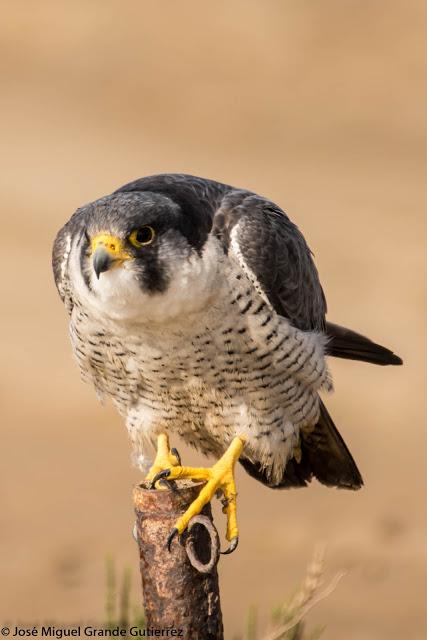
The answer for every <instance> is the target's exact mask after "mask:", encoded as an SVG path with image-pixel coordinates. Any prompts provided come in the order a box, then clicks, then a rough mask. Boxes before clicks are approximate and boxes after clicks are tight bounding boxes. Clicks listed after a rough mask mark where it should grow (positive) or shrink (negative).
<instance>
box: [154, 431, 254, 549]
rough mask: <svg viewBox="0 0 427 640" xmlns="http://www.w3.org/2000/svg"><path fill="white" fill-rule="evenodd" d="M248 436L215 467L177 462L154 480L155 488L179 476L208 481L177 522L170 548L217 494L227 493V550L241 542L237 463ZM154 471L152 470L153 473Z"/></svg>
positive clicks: (225, 498)
mask: <svg viewBox="0 0 427 640" xmlns="http://www.w3.org/2000/svg"><path fill="white" fill-rule="evenodd" d="M243 446H244V439H243V438H241V437H236V438H234V440H233V441H232V443H231V444H230V446H229V447H228V449H227V451H226V452H225V453H224V455H223V456H222V458H220V459H219V460H218V462H216V463H215V464H214V465H213V466H212V467H211V468H207V469H205V468H199V467H196V468H194V467H182V466H181V465H173V466H172V467H171V468H167V469H165V468H164V467H163V470H161V471H159V472H158V473H156V474H155V475H154V476H153V477H152V480H151V487H154V486H155V483H156V482H158V481H159V480H161V479H165V478H167V479H168V480H178V479H179V478H181V479H183V478H190V479H191V480H205V481H206V484H205V486H204V487H203V488H202V490H201V491H200V493H199V495H198V497H197V498H196V500H194V502H192V503H191V504H190V506H189V507H188V509H187V511H186V512H185V513H184V514H183V515H182V516H181V517H180V518H178V520H177V521H176V523H175V527H174V528H173V529H172V531H171V533H170V535H169V538H168V542H167V546H168V549H169V551H170V547H171V544H172V540H173V539H174V537H175V536H177V535H180V534H181V533H183V531H185V529H186V528H187V526H188V523H189V522H190V520H191V518H192V517H193V516H195V515H198V514H199V513H200V512H201V510H202V509H203V507H204V506H205V504H207V503H208V502H210V501H211V500H212V498H213V496H214V495H215V494H217V493H220V494H223V496H224V498H223V505H224V506H223V513H225V514H227V534H226V537H227V540H229V541H230V547H229V548H228V549H227V551H224V552H223V553H231V552H232V551H234V550H235V548H236V547H237V543H238V541H239V531H238V527H237V517H236V498H237V493H236V484H235V482H234V466H235V464H236V462H237V460H238V459H239V456H240V454H241V453H242V450H243ZM150 473H151V472H150Z"/></svg>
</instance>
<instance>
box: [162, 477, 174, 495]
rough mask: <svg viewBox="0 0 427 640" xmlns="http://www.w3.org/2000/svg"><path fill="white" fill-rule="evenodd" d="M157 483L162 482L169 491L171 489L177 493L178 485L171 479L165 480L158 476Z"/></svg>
mask: <svg viewBox="0 0 427 640" xmlns="http://www.w3.org/2000/svg"><path fill="white" fill-rule="evenodd" d="M159 484H162V485H163V486H164V487H166V488H167V489H169V491H173V493H178V487H177V486H176V483H175V482H174V481H173V480H166V478H160V480H159Z"/></svg>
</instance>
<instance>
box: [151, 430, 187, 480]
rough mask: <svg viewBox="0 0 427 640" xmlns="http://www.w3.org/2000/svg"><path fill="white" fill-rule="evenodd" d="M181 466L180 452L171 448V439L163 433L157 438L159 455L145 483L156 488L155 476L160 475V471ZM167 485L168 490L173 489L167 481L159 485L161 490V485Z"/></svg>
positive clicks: (157, 454)
mask: <svg viewBox="0 0 427 640" xmlns="http://www.w3.org/2000/svg"><path fill="white" fill-rule="evenodd" d="M180 464H181V458H180V456H179V453H178V451H177V450H176V449H175V448H172V449H170V448H169V437H168V436H167V435H166V434H165V433H161V434H160V435H159V436H158V437H157V453H156V457H155V459H154V462H153V465H152V467H151V468H150V470H149V472H148V473H147V475H146V476H145V481H146V482H148V483H149V484H150V485H152V486H154V485H155V483H156V482H157V478H156V479H155V480H154V478H155V476H156V475H158V474H159V472H160V471H163V470H164V469H169V468H170V467H176V466H177V465H180ZM162 483H163V484H167V486H168V488H172V487H171V486H170V485H169V483H168V482H167V480H161V482H159V483H158V485H157V486H158V487H159V489H160V488H161V484H162Z"/></svg>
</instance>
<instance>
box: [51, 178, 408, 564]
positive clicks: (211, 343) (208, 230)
mask: <svg viewBox="0 0 427 640" xmlns="http://www.w3.org/2000/svg"><path fill="white" fill-rule="evenodd" d="M53 270H54V275H55V281H56V285H57V288H58V291H59V294H60V296H61V298H62V300H63V302H64V304H65V306H66V309H67V311H68V314H69V316H70V334H71V342H72V346H73V350H74V354H75V356H76V358H77V360H78V363H79V365H80V370H81V373H82V376H83V378H84V379H85V380H87V381H89V382H91V383H92V384H93V386H94V387H95V390H96V392H97V394H98V395H99V396H100V397H101V398H103V397H107V398H111V399H112V401H113V403H114V404H115V405H116V407H117V409H118V411H119V412H120V414H121V415H122V416H123V417H124V419H125V421H126V426H127V428H128V431H129V435H130V439H131V442H132V447H133V452H134V457H135V460H136V463H137V464H138V465H139V466H140V468H141V469H142V470H144V471H145V472H146V471H148V473H147V475H146V481H147V482H148V483H149V486H150V487H151V488H155V487H159V483H161V482H162V479H167V480H168V481H174V480H176V479H178V478H191V479H194V480H204V481H205V485H204V486H203V488H202V490H201V492H200V495H199V497H198V499H197V500H196V501H195V502H194V503H193V504H192V505H190V507H189V509H188V510H187V512H186V513H184V515H183V516H182V517H180V518H179V519H178V520H177V522H176V524H175V527H174V528H173V530H172V531H171V535H170V536H169V540H168V546H169V549H170V544H171V542H172V539H173V538H174V536H175V535H177V534H181V533H182V532H183V531H184V530H185V529H186V527H187V525H188V523H189V521H190V519H191V518H192V517H193V516H194V515H195V514H197V513H199V512H200V510H201V509H202V508H203V506H204V505H205V504H206V503H207V502H209V501H210V500H211V498H212V497H213V496H214V495H215V494H219V495H222V496H223V504H224V513H225V514H226V516H227V539H228V540H229V542H230V547H229V549H228V551H227V552H230V551H232V550H234V549H235V548H236V546H237V541H238V528H237V519H236V495H237V494H236V486H235V481H234V467H235V463H236V462H237V461H239V462H240V463H241V464H242V465H243V467H244V468H245V470H246V471H247V472H248V473H249V474H250V475H251V476H252V477H254V478H255V479H257V480H259V481H260V482H262V483H263V484H265V485H267V486H268V487H272V488H274V489H282V488H289V487H303V486H306V484H307V483H308V482H310V481H311V479H312V478H313V477H315V478H317V480H318V481H319V482H321V483H322V484H325V485H327V486H331V487H343V488H346V489H358V488H359V487H361V485H362V484H363V481H362V477H361V475H360V473H359V470H358V469H357V466H356V464H355V462H354V460H353V458H352V456H351V454H350V452H349V450H348V449H347V447H346V445H345V443H344V441H343V439H342V438H341V436H340V434H339V433H338V430H337V429H336V427H335V425H334V423H333V422H332V419H331V417H330V416H329V414H328V412H327V410H326V407H325V405H324V403H323V401H322V400H321V398H320V396H319V392H320V391H322V390H323V391H331V390H332V380H331V375H330V372H329V369H328V365H327V359H326V356H328V355H329V356H335V357H339V358H349V359H352V360H362V361H365V362H372V363H375V364H380V365H388V364H393V365H396V364H401V363H402V361H401V359H400V358H399V357H398V356H396V355H395V354H394V353H393V352H392V351H390V350H389V349H386V348H385V347H382V346H380V345H378V344H376V343H374V342H372V341H371V340H369V339H368V338H365V337H364V336H362V335H360V334H358V333H355V332H354V331H351V330H349V329H346V328H343V327H341V326H339V325H336V324H332V323H330V322H327V321H326V319H325V314H326V301H325V296H324V294H323V290H322V287H321V285H320V282H319V277H318V273H317V270H316V267H315V265H314V262H313V258H312V254H311V252H310V249H309V248H308V246H307V243H306V241H305V240H304V237H303V235H302V234H301V232H300V231H299V229H298V228H297V226H296V225H295V224H294V223H293V222H291V220H290V219H289V217H288V216H287V215H286V214H285V213H284V212H283V211H282V209H281V208H280V207H279V206H277V205H276V204H275V203H274V202H272V201H271V200H268V199H267V198H265V197H262V196H259V195H257V194H256V193H253V192H251V191H248V190H246V189H237V188H234V187H231V186H229V185H226V184H221V183H219V182H215V181H213V180H208V179H203V178H198V177H194V176H190V175H182V174H163V175H155V176H150V177H145V178H141V179H139V180H136V181H134V182H131V183H129V184H126V185H125V186H123V187H121V188H120V189H118V190H117V191H115V192H114V193H112V194H111V195H108V196H105V197H103V198H100V199H99V200H95V201H94V202H91V203H89V204H87V205H85V206H83V207H81V208H80V209H78V210H77V211H76V212H75V213H74V215H73V216H72V217H71V219H70V220H69V221H68V222H67V224H66V225H65V226H64V227H63V228H62V229H61V230H60V231H59V233H58V235H57V237H56V239H55V243H54V247H53ZM170 435H179V436H181V437H182V438H183V439H184V441H185V442H187V443H189V444H190V445H192V446H193V447H195V448H196V449H198V450H199V451H201V452H202V453H204V454H206V455H207V456H211V457H214V458H215V459H216V462H215V463H214V464H213V466H212V467H210V468H192V467H184V466H182V465H181V461H180V458H179V455H178V452H177V450H176V449H174V448H172V449H171V448H170V444H169V436H170ZM156 441H157V454H156V456H155V459H154V463H153V464H152V466H151V468H150V469H148V465H147V457H146V451H147V445H149V444H153V445H154V444H155V442H156ZM159 488H160V487H159Z"/></svg>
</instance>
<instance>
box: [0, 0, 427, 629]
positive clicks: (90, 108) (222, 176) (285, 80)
mask: <svg viewBox="0 0 427 640" xmlns="http://www.w3.org/2000/svg"><path fill="white" fill-rule="evenodd" d="M426 43H427V5H426V3H425V2H422V1H419V2H416V1H411V0H406V1H401V2H393V1H385V0H383V1H382V2H381V1H375V0H374V1H371V2H361V1H351V0H348V1H347V0H345V1H342V0H324V1H323V2H308V1H306V0H282V1H279V0H274V1H273V0H266V1H263V2H261V1H258V2H252V1H250V0H249V1H246V2H244V1H237V0H231V1H229V2H226V1H218V2H204V1H200V0H199V1H198V2H197V1H186V0H182V1H181V2H171V1H164V2H155V1H154V0H153V1H146V0H142V1H140V2H121V3H116V2H110V1H106V0H103V1H92V2H83V1H74V2H46V1H41V0H39V2H37V3H36V2H34V3H33V2H23V1H14V2H11V3H4V2H3V3H1V20H0V48H1V55H0V70H1V100H0V141H1V142H0V144H1V154H0V185H1V187H0V188H1V191H0V198H1V208H0V211H1V251H0V260H1V287H2V293H1V300H2V312H1V398H0V400H1V408H2V424H1V431H2V445H1V477H0V496H1V509H0V547H1V552H0V553H1V558H0V560H1V562H0V570H1V576H0V590H1V592H0V622H3V621H7V620H9V621H11V620H20V621H23V622H28V623H29V624H34V623H35V622H37V621H43V620H47V619H51V620H52V619H54V620H56V621H58V622H59V623H60V622H65V621H68V622H78V621H79V620H87V619H92V620H100V619H102V616H103V601H104V583H105V579H104V560H105V556H106V554H107V553H112V554H113V555H114V557H115V559H116V562H117V565H118V566H119V567H120V568H121V567H123V566H125V565H126V564H128V565H131V566H132V567H133V570H134V583H135V586H134V596H135V598H137V597H139V596H138V594H139V592H138V589H139V584H138V574H137V570H136V567H137V550H136V545H135V543H134V542H133V540H132V538H131V535H130V531H131V526H132V523H133V515H132V504H131V487H132V484H133V483H134V482H135V481H137V479H138V474H137V473H136V472H135V471H133V470H132V469H131V467H130V464H129V448H128V441H127V435H126V432H125V429H124V427H123V425H122V424H121V420H120V419H119V417H118V416H117V415H116V414H115V412H114V411H113V409H112V408H111V407H107V408H102V407H101V406H100V405H99V404H98V402H97V400H96V398H95V395H94V393H93V392H92V390H91V389H90V388H88V387H85V386H84V385H83V384H82V383H81V382H80V380H79V374H78V370H77V367H76V365H75V364H74V362H73V360H72V356H71V350H70V346H69V343H68V337H67V319H66V316H65V311H64V309H63V307H62V304H61V303H60V301H59V298H58V297H57V294H56V291H55V288H54V285H53V280H52V276H51V268H50V249H51V243H52V240H53V237H54V235H55V233H56V231H57V230H58V228H59V227H60V226H61V225H62V224H63V223H64V222H65V220H66V219H67V218H68V217H69V216H70V215H71V213H72V212H73V211H74V210H75V209H76V208H77V206H79V205H81V204H83V203H85V202H87V201H89V200H93V199H95V198H97V197H99V196H101V195H104V194H106V193H109V192H111V191H112V190H114V189H115V188H117V187H118V186H120V185H121V184H123V183H124V182H127V181H129V180H131V179H134V178H137V177H139V176H142V175H147V174H152V173H157V172H165V171H179V172H188V173H193V174H199V175H202V176H207V177H211V178H215V179H218V180H222V181H226V182H228V183H231V184H235V185H238V186H243V187H248V188H251V189H253V190H255V191H257V192H260V193H262V194H265V195H268V196H269V197H271V198H272V199H274V200H276V201H277V202H278V203H279V204H280V205H281V206H282V207H283V208H284V209H285V210H286V211H287V212H288V213H289V215H290V216H291V218H292V219H293V220H294V221H295V222H296V223H297V224H298V225H299V226H300V228H301V229H302V230H303V232H304V234H305V236H306V238H307V240H308V242H309V244H310V246H311V248H312V249H313V250H314V252H315V254H316V262H317V265H318V267H319V270H320V274H321V278H322V282H323V285H324V288H325V290H326V294H327V297H328V302H329V317H330V319H333V320H335V321H337V322H341V323H343V324H348V325H349V326H351V327H353V328H355V329H357V330H359V331H361V332H363V333H366V334H368V335H369V336H371V337H372V338H373V339H377V340H378V341H380V342H383V343H384V344H386V345H388V346H390V347H392V348H393V349H394V350H395V351H396V352H397V353H399V354H400V355H401V356H402V357H403V358H404V360H405V367H404V368H400V369H399V368H386V369H385V368H380V367H377V368H376V367H373V366H368V365H363V364H358V363H351V362H344V361H334V362H333V363H332V369H333V373H334V375H335V385H336V393H335V395H334V396H333V397H331V398H328V399H327V403H328V406H329V408H330V411H331V413H332V415H333V417H334V419H335V421H336V423H337V425H338V426H339V428H340V431H341V432H342V434H343V436H344V437H345V439H346V441H347V443H348V445H349V446H350V448H351V450H352V452H353V455H354V456H355V458H356V460H357V461H358V464H359V466H360V468H361V471H362V473H363V475H364V478H365V483H366V487H365V488H364V489H363V490H362V491H360V492H358V493H355V494H352V493H349V492H339V491H333V490H327V489H325V488H323V487H321V486H320V485H317V484H315V483H314V484H313V486H312V487H311V488H310V489H305V490H300V491H293V492H282V493H274V492H271V491H269V490H268V489H266V488H263V487H262V486H261V485H258V484H257V483H255V482H254V481H253V480H250V479H249V478H248V477H245V476H244V474H243V473H242V472H240V471H239V477H238V486H239V490H240V527H241V544H240V547H239V550H238V552H237V553H236V554H234V555H233V556H231V557H228V558H225V559H222V560H221V563H220V574H221V580H222V601H223V609H224V615H225V625H226V637H227V639H230V638H232V637H233V635H234V634H236V633H237V632H238V631H241V630H242V629H243V627H244V619H245V617H246V612H247V610H248V608H249V606H250V605H252V604H256V605H257V606H258V607H259V610H260V612H261V613H260V615H261V620H260V626H262V625H263V624H264V620H265V615H266V614H267V613H268V612H269V611H270V610H271V608H272V607H273V606H274V605H275V604H277V603H279V602H280V601H281V600H282V599H283V598H284V597H285V596H286V595H288V594H289V593H290V592H292V591H293V590H294V588H295V587H296V586H297V584H298V582H299V580H300V578H301V577H302V576H303V574H304V571H305V565H306V563H307V561H308V559H309V557H310V556H311V553H312V549H313V546H314V544H315V542H316V541H324V542H325V543H326V544H327V547H328V553H327V575H328V576H332V575H333V573H334V572H335V571H337V570H338V569H346V570H348V574H347V576H346V577H345V578H344V580H343V581H342V582H341V584H340V586H339V587H338V589H337V590H336V592H335V593H334V594H333V595H332V596H331V597H329V598H328V599H327V600H326V601H324V602H323V603H322V604H321V605H319V607H318V608H316V609H315V610H314V612H313V613H312V614H311V616H310V619H309V623H310V624H311V625H314V624H316V623H320V624H326V625H327V628H326V631H325V633H324V636H322V637H324V638H325V639H328V640H342V639H344V640H347V639H348V640H359V639H360V640H371V639H375V640H382V639H386V638H387V640H393V639H397V638H399V639H402V638H404V639H405V640H406V639H408V640H415V639H417V640H418V639H421V638H427V611H426V587H427V543H426V539H427V538H426V536H427V509H426V498H425V495H426V474H425V467H426V448H427V431H426V427H425V415H424V414H425V382H426V380H425V368H424V361H425V358H426V353H425V314H426V291H425V278H426V272H425V259H424V258H425V246H426V245H425V226H426V225H425V221H426V213H427V188H426V186H427V185H426V170H427V147H426V142H427V116H426V114H427V84H426V77H427V68H426V67H427V64H426V53H427V44H426ZM181 449H182V447H181ZM184 455H185V459H186V461H187V462H188V461H193V462H194V461H195V457H194V454H192V453H191V454H189V453H188V452H187V451H184ZM218 522H219V521H218Z"/></svg>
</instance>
